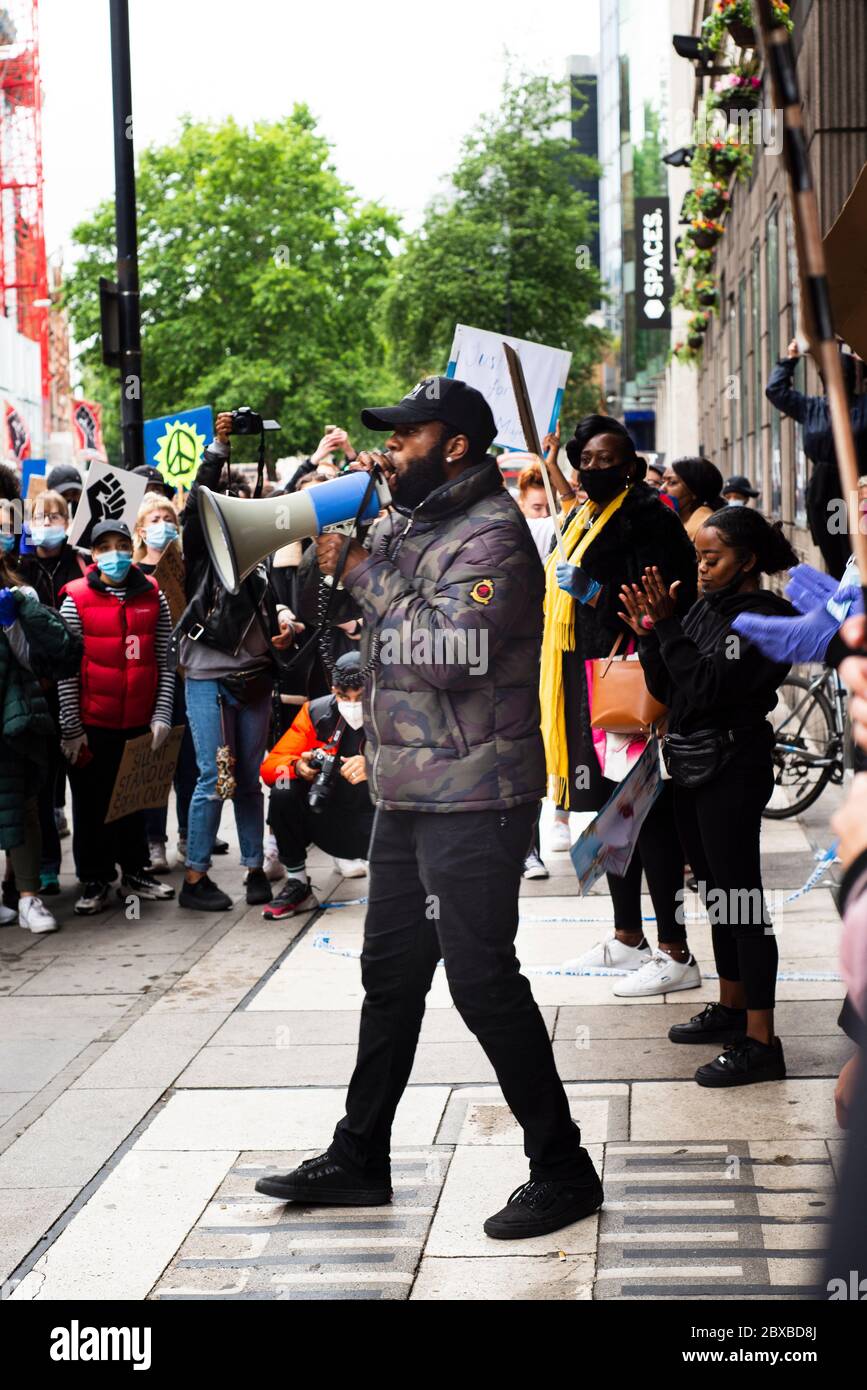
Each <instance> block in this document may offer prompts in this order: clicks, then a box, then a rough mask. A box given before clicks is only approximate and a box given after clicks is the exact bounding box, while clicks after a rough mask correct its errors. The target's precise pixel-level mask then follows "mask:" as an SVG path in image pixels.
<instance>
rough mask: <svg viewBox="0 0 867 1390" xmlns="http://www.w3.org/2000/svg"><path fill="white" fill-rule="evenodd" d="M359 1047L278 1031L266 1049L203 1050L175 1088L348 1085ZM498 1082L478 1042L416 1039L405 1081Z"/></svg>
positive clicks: (423, 1083) (424, 1082) (228, 1048)
mask: <svg viewBox="0 0 867 1390" xmlns="http://www.w3.org/2000/svg"><path fill="white" fill-rule="evenodd" d="M356 1054H357V1048H356V1044H355V1043H354V1042H353V1043H351V1044H344V1045H342V1046H335V1045H334V1044H327V1045H321V1044H317V1043H305V1044H304V1045H292V1044H291V1043H290V1042H289V1040H288V1037H286V1036H283V1035H278V1037H277V1039H276V1041H275V1043H273V1044H272V1045H271V1046H270V1047H219V1046H213V1047H207V1048H204V1049H203V1050H202V1051H201V1052H200V1053H199V1054H198V1055H197V1056H196V1057H195V1058H194V1060H193V1061H192V1062H191V1063H190V1065H189V1066H188V1067H187V1068H186V1069H185V1070H184V1071H183V1073H182V1074H181V1076H180V1077H179V1078H178V1085H179V1086H205V1087H208V1086H230V1087H232V1086H244V1085H257V1086H329V1085H330V1086H333V1085H338V1084H340V1083H343V1084H346V1083H347V1082H348V1081H349V1079H350V1077H351V1076H352V1072H353V1068H354V1067H355V1060H356ZM471 1081H480V1082H486V1081H496V1075H495V1073H494V1069H493V1067H492V1066H491V1064H490V1062H489V1061H488V1059H487V1057H486V1056H485V1054H484V1052H483V1051H482V1049H481V1047H480V1045H479V1044H478V1043H477V1042H476V1041H475V1039H473V1038H472V1037H470V1038H469V1040H468V1041H466V1042H459V1043H420V1044H419V1046H418V1047H417V1048H416V1054H415V1061H414V1063H413V1069H412V1073H411V1074H410V1078H409V1084H410V1085H411V1086H412V1085H426V1084H430V1083H436V1082H442V1083H443V1084H446V1085H449V1084H459V1083H461V1082H471Z"/></svg>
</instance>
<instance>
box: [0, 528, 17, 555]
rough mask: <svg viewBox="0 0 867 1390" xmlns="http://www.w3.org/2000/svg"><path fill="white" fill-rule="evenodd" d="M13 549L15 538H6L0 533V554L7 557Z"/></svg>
mask: <svg viewBox="0 0 867 1390" xmlns="http://www.w3.org/2000/svg"><path fill="white" fill-rule="evenodd" d="M14 549H15V537H14V536H7V535H4V534H3V533H2V532H0V554H3V555H8V554H9V553H10V551H12V550H14Z"/></svg>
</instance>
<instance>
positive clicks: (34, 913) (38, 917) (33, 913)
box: [18, 898, 60, 936]
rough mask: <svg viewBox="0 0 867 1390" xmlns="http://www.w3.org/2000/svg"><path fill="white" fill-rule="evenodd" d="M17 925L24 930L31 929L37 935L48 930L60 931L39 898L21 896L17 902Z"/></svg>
mask: <svg viewBox="0 0 867 1390" xmlns="http://www.w3.org/2000/svg"><path fill="white" fill-rule="evenodd" d="M18 925H19V926H20V927H24V928H25V930H26V931H32V932H34V933H35V934H36V935H37V936H43V935H47V934H48V932H52V931H60V927H59V925H58V923H57V922H55V920H54V918H53V917H52V915H51V913H50V912H49V911H48V908H47V907H46V906H45V903H44V902H43V901H42V899H41V898H21V900H20V901H19V903H18Z"/></svg>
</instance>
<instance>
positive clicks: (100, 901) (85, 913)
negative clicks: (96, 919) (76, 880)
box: [72, 879, 111, 917]
mask: <svg viewBox="0 0 867 1390" xmlns="http://www.w3.org/2000/svg"><path fill="white" fill-rule="evenodd" d="M110 892H111V885H110V884H108V883H106V882H105V881H104V880H102V879H90V880H89V881H88V882H87V883H85V885H84V887H83V888H82V890H81V893H80V894H79V896H78V897H77V898H76V900H75V906H74V907H73V909H72V910H73V912H74V913H75V914H76V916H78V917H93V916H94V914H95V913H97V912H105V909H106V908H107V907H109V906H110V903H109V894H110Z"/></svg>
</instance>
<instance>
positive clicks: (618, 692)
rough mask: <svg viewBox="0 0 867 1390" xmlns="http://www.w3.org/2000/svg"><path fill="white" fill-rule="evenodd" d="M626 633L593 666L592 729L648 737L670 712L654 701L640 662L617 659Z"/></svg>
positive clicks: (621, 657)
mask: <svg viewBox="0 0 867 1390" xmlns="http://www.w3.org/2000/svg"><path fill="white" fill-rule="evenodd" d="M622 641H623V633H621V634H620V636H619V637H618V638H617V641H616V642H615V643H614V646H613V647H612V648H611V651H610V652H609V653H608V655H607V656H604V657H599V658H597V659H596V660H595V661H593V662H592V663H591V665H592V667H593V676H592V685H591V693H590V712H591V714H590V727H591V728H592V729H604V730H605V732H606V733H607V734H635V735H636V736H643V737H645V738H646V737H647V735H648V734H649V733H650V732H651V729H652V728H653V727H654V726H657V727H658V726H659V725H660V724H661V723H662V722H663V721H664V719H665V716H666V715H667V713H668V708H667V706H666V705H661V704H660V703H659V701H658V700H654V698H653V696H652V695H651V693H650V691H649V690H648V688H647V684H646V682H645V679H644V672H643V670H642V669H641V662H640V661H629V660H627V658H626V657H625V656H618V655H617V650H618V648H619V646H620V644H621V642H622Z"/></svg>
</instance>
